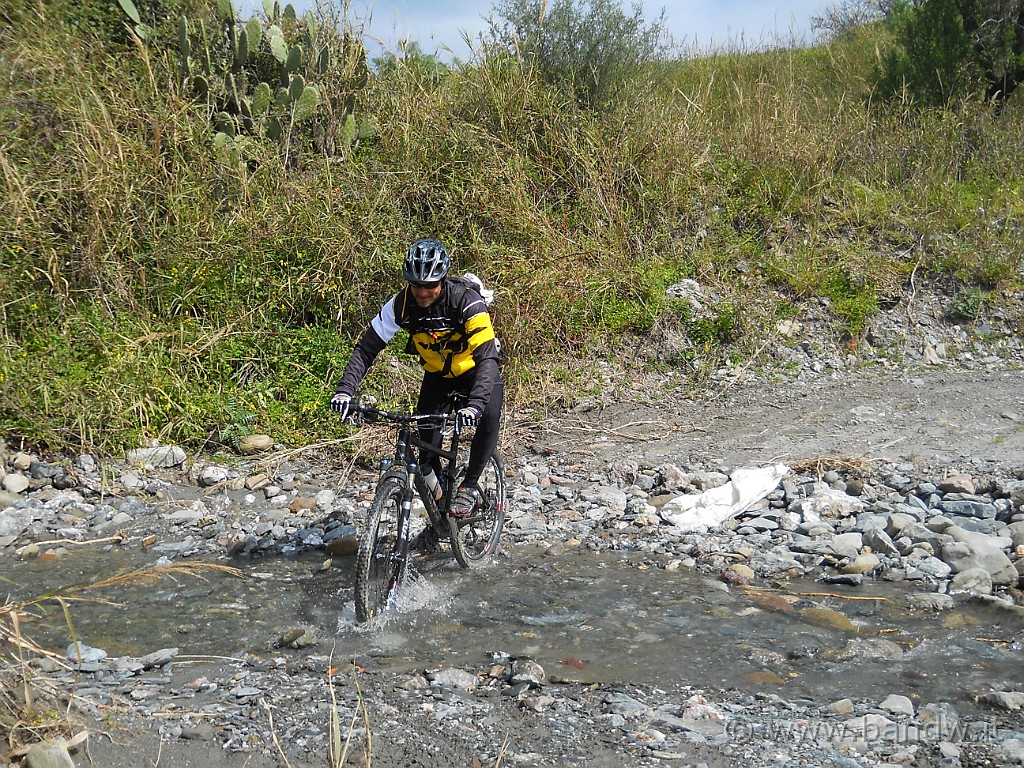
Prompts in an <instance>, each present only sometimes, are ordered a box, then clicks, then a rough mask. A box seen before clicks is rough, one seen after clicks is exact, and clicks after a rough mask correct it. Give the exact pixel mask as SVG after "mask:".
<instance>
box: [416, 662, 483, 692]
mask: <svg viewBox="0 0 1024 768" xmlns="http://www.w3.org/2000/svg"><path fill="white" fill-rule="evenodd" d="M427 678H428V679H429V680H430V681H431V682H432V683H435V684H437V685H439V686H441V687H442V688H451V689H453V690H459V691H472V690H474V689H475V688H476V687H477V685H478V683H479V680H478V679H477V676H476V675H474V674H473V673H472V672H467V671H466V670H464V669H457V668H455V667H445V668H444V669H439V670H437V671H435V672H431V673H430V674H429V675H427Z"/></svg>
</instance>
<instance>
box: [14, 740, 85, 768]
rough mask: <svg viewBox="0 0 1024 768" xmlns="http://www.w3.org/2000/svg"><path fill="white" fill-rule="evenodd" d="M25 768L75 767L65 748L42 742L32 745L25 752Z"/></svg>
mask: <svg viewBox="0 0 1024 768" xmlns="http://www.w3.org/2000/svg"><path fill="white" fill-rule="evenodd" d="M25 767H26V768H75V764H74V762H73V761H72V760H71V755H69V754H68V750H67V748H65V747H64V746H63V745H61V744H52V743H46V742H43V743H42V744H35V745H33V746H32V747H31V748H30V749H29V750H28V752H27V753H26V754H25Z"/></svg>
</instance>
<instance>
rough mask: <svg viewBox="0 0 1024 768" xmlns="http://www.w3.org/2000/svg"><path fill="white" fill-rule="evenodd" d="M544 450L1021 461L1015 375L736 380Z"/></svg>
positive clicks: (727, 460) (725, 460)
mask: <svg viewBox="0 0 1024 768" xmlns="http://www.w3.org/2000/svg"><path fill="white" fill-rule="evenodd" d="M537 446H538V447H540V448H543V449H544V450H545V451H546V452H552V453H561V452H568V453H573V454H577V455H578V456H579V458H580V460H581V461H585V460H588V459H590V460H594V459H596V460H599V461H609V462H613V461H616V460H623V459H631V460H633V461H637V462H639V463H643V464H647V465H657V464H659V463H669V462H675V461H680V460H681V459H687V458H689V459H698V460H702V461H704V462H705V463H708V464H711V465H714V464H723V465H726V466H730V467H734V466H739V465H745V464H767V463H771V462H774V461H782V462H792V461H797V460H805V459H814V458H817V457H821V456H829V455H841V456H848V457H852V458H868V459H885V460H889V461H897V460H904V461H913V462H914V463H918V464H922V465H929V466H940V465H947V464H948V465H957V466H958V465H962V464H971V465H974V466H979V467H981V468H984V466H985V465H993V468H994V466H995V465H998V466H1003V467H1006V468H1013V467H1019V466H1020V465H1021V464H1022V463H1024V386H1022V381H1021V372H1019V371H1016V370H1000V371H990V370H953V369H940V368H928V369H922V370H920V371H915V372H912V373H909V374H908V373H906V372H896V371H885V370H882V371H861V372H852V373H849V374H844V375H843V377H842V378H841V379H831V378H824V377H822V378H819V379H816V380H812V381H808V382H798V383H791V384H785V385H781V386H774V387H773V386H768V385H766V384H764V383H761V382H755V381H752V382H749V383H743V384H738V385H736V386H735V387H733V388H731V389H730V390H729V391H726V392H723V394H722V395H721V396H718V397H715V398H714V399H710V400H707V401H705V402H697V401H693V400H688V399H678V400H675V401H673V400H671V399H669V400H668V401H667V402H666V403H665V405H664V406H662V407H652V406H649V405H635V404H628V403H615V404H612V405H610V406H608V407H606V408H604V409H603V410H601V411H600V412H598V411H590V412H587V413H580V414H577V415H576V417H575V419H572V418H570V419H568V420H567V421H565V422H564V423H561V424H559V425H557V426H556V427H554V428H552V429H550V430H549V431H547V433H546V434H542V435H541V436H540V437H539V440H538V442H537Z"/></svg>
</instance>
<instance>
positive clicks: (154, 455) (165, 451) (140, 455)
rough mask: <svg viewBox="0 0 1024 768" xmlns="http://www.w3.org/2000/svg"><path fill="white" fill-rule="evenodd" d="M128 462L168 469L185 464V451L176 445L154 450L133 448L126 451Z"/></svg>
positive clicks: (159, 447) (163, 446)
mask: <svg viewBox="0 0 1024 768" xmlns="http://www.w3.org/2000/svg"><path fill="white" fill-rule="evenodd" d="M128 461H129V462H131V463H132V464H141V465H142V466H147V467H154V468H155V469H169V468H170V467H177V466H179V465H180V464H184V463H185V451H184V450H182V449H181V448H179V447H178V446H176V445H161V446H158V447H156V448H135V449H134V450H131V451H128Z"/></svg>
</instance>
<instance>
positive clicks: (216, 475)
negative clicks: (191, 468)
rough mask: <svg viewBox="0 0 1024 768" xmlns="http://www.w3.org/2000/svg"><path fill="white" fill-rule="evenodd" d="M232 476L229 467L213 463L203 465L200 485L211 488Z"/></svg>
mask: <svg viewBox="0 0 1024 768" xmlns="http://www.w3.org/2000/svg"><path fill="white" fill-rule="evenodd" d="M230 476H231V474H230V472H229V471H228V470H227V468H225V467H218V466H217V465H216V464H211V465H209V466H207V467H203V470H202V471H201V472H200V473H199V485H200V486H201V487H203V488H211V487H213V486H215V485H220V484H221V483H223V482H226V481H227V479H228V478H229V477H230Z"/></svg>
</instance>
